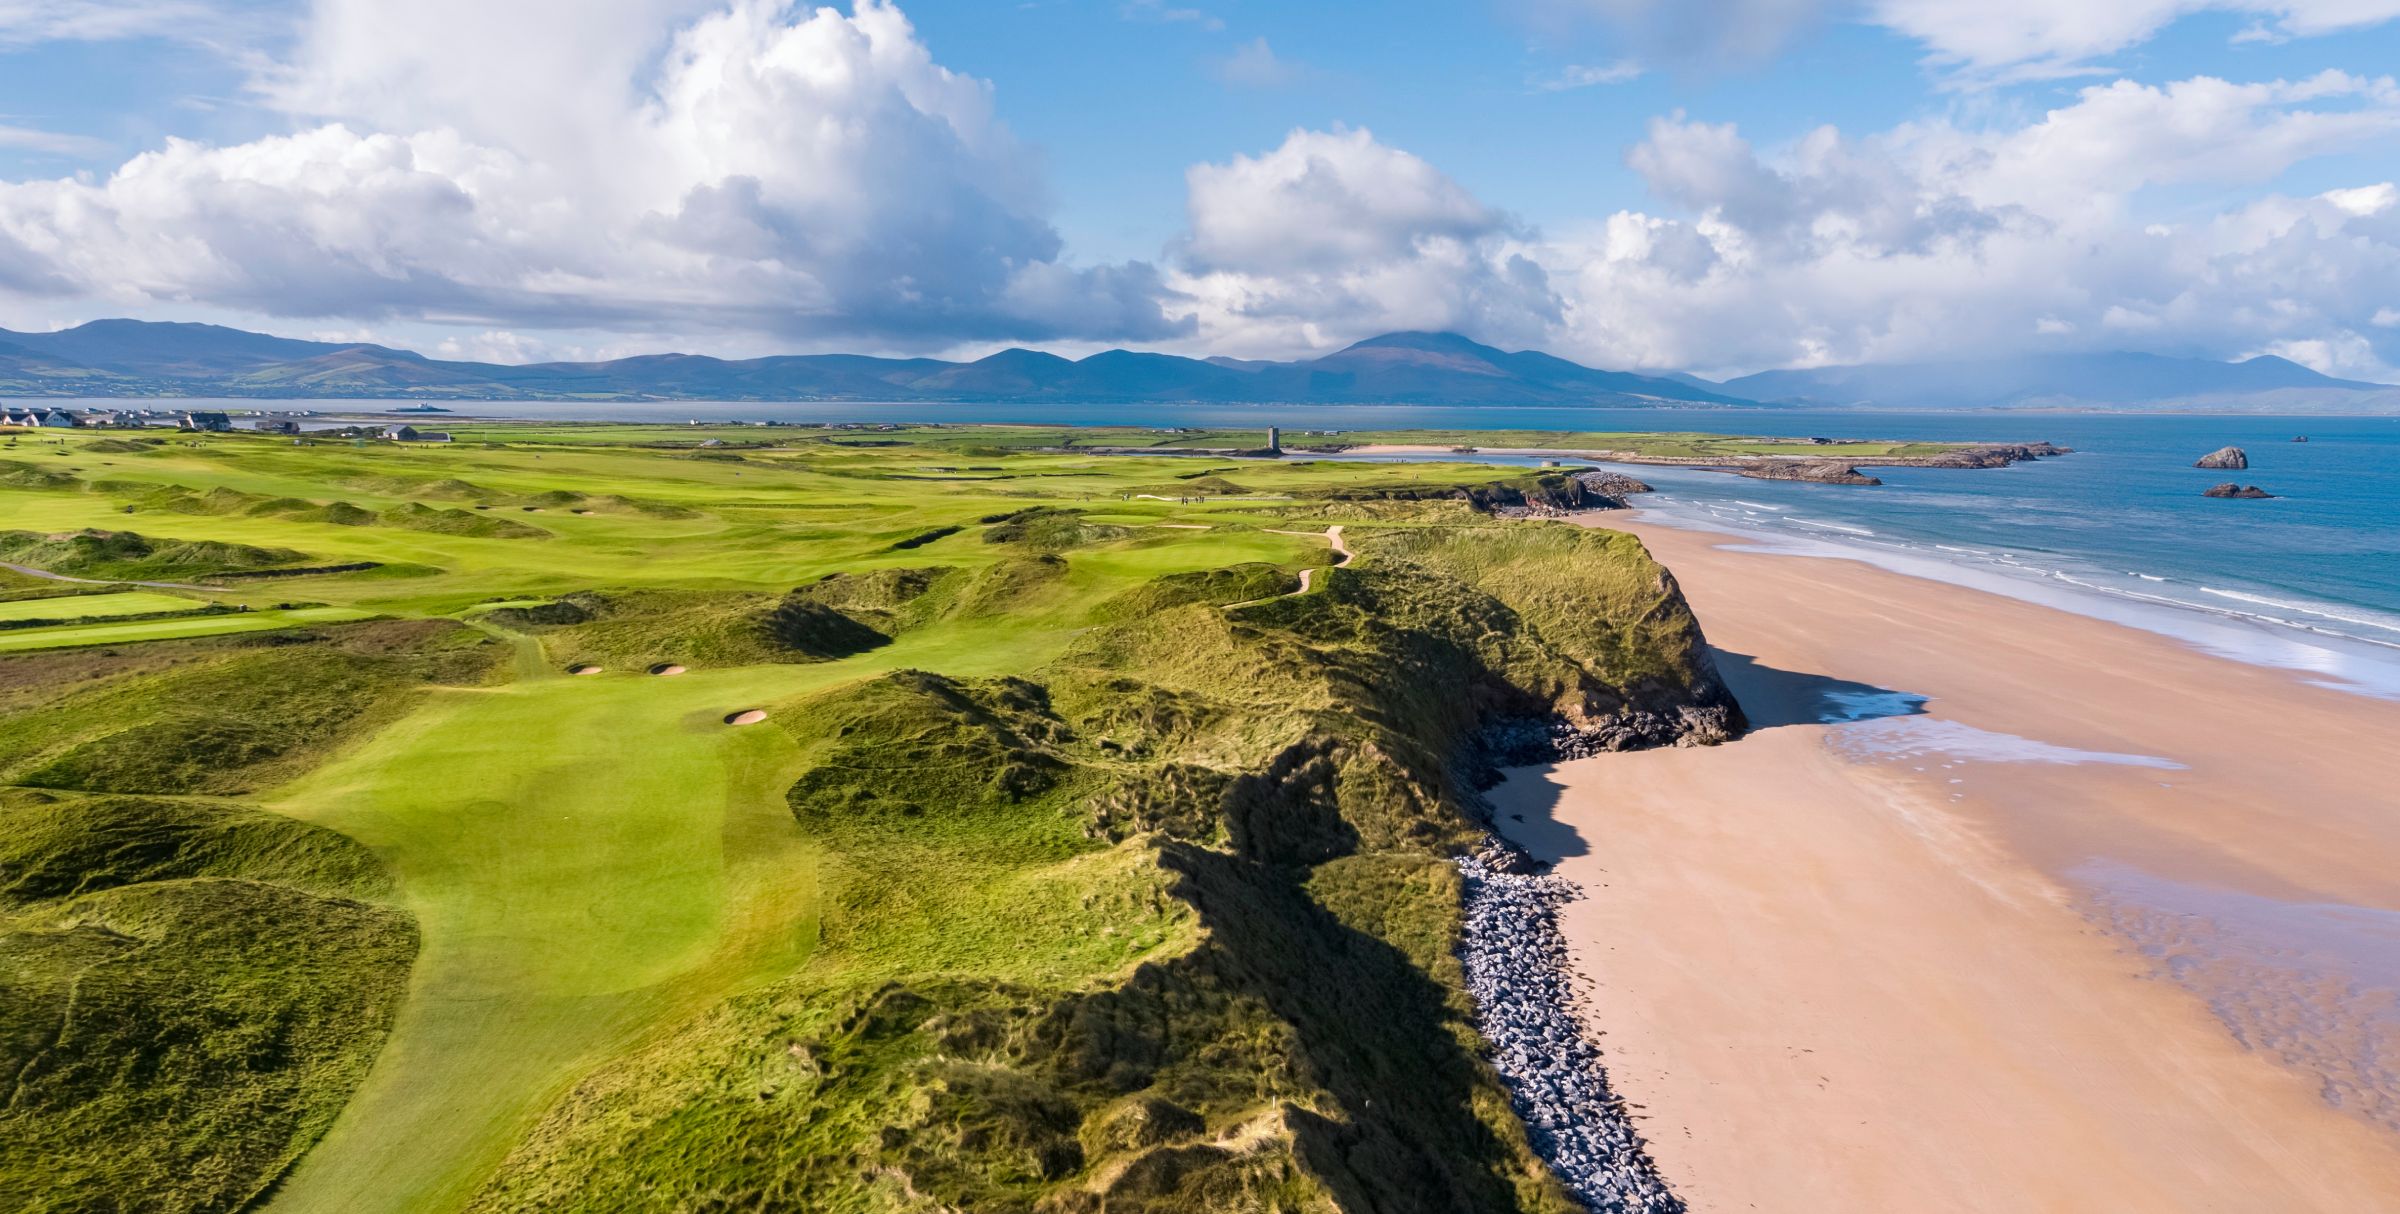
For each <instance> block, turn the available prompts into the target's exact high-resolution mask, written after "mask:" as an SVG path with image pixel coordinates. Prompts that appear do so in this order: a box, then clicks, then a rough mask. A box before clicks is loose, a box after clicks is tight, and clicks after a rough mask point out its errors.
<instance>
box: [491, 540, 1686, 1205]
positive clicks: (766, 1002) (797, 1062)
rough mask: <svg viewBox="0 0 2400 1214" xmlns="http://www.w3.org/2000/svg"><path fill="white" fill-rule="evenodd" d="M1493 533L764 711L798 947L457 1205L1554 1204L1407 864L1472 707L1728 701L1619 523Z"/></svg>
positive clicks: (1439, 873)
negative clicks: (972, 667) (980, 663)
mask: <svg viewBox="0 0 2400 1214" xmlns="http://www.w3.org/2000/svg"><path fill="white" fill-rule="evenodd" d="M1520 529H1521V530H1523V531H1525V532H1527V533H1529V534H1530V535H1531V538H1529V539H1527V540H1525V541H1523V542H1522V543H1511V542H1507V537H1509V536H1513V535H1514V534H1515V530H1510V531H1508V532H1505V533H1504V532H1502V531H1501V530H1500V529H1498V528H1492V527H1481V528H1474V529H1471V531H1460V532H1458V533H1455V534H1444V535H1429V536H1424V537H1418V538H1415V539H1406V540H1403V539H1394V540H1392V541H1391V543H1392V552H1391V555H1390V556H1389V557H1388V558H1385V559H1378V560H1374V561H1362V562H1361V567H1357V568H1350V569H1341V570H1329V571H1326V572H1325V573H1323V574H1321V575H1320V576H1321V577H1323V578H1324V579H1325V584H1324V588H1323V590H1322V591H1320V592H1319V593H1314V594H1310V595H1305V596H1300V597H1297V598H1280V599H1272V600H1270V601H1267V602H1263V603H1256V604H1253V605H1250V606H1244V607H1237V608H1233V609H1230V610H1228V609H1227V608H1226V607H1224V606H1221V605H1219V604H1218V603H1216V602H1213V601H1211V600H1213V599H1217V598H1223V597H1227V596H1230V595H1234V594H1242V593H1246V592H1247V591H1248V590H1251V589H1256V588H1259V587H1260V586H1263V585H1276V584H1281V582H1280V579H1282V578H1283V577H1284V576H1285V575H1282V574H1281V573H1280V572H1279V571H1275V570H1272V569H1268V570H1265V571H1263V572H1262V571H1260V570H1255V569H1240V568H1236V569H1229V570H1223V571H1218V572H1217V573H1214V574H1208V575H1184V576H1174V577H1168V578H1164V579H1159V580H1158V581H1156V582H1154V583H1153V584H1152V585H1151V586H1148V587H1144V588H1143V589H1142V590H1140V591H1136V592H1134V593H1133V594H1130V595H1126V596H1123V598H1122V599H1121V603H1122V604H1123V605H1124V606H1126V607H1131V608H1134V609H1133V610H1126V611H1123V612H1122V618H1121V619H1120V620H1119V622H1117V623H1114V624H1111V625H1108V626H1104V627H1102V628H1099V629H1097V630H1094V631H1093V632H1091V633H1088V634H1086V635H1085V637H1084V638H1083V640H1082V641H1080V642H1079V643H1078V644H1076V645H1075V646H1074V648H1072V649H1071V650H1070V651H1069V652H1068V653H1067V655H1066V656H1065V657H1063V658H1061V659H1059V660H1057V661H1055V662H1053V663H1051V664H1049V665H1048V666H1046V667H1043V668H1042V669H1040V670H1039V671H1036V672H1032V673H1031V675H1030V676H1029V677H1027V678H1002V679H990V680H982V681H962V680H957V679H952V678H945V677H942V676H938V675H932V674H925V673H918V672H906V671H904V672H900V673H895V674H891V675H887V676H884V677H882V678H879V679H876V680H873V681H870V682H867V683H864V684H858V685H853V686H849V687H845V688H841V689H838V690H836V691H833V692H829V693H826V694H823V695H820V696H817V697H813V698H810V699H807V700H804V701H800V702H795V703H789V704H784V705H779V706H777V708H776V710H775V713H774V716H773V718H772V719H774V720H775V721H777V722H778V723H780V724H781V725H782V726H783V728H784V729H785V730H786V731H787V732H789V733H790V734H791V735H792V737H793V739H794V741H795V742H796V743H797V744H798V745H799V747H800V749H801V752H802V755H803V756H804V759H805V763H806V766H805V768H804V769H803V771H802V772H801V774H800V776H799V778H798V779H797V780H796V782H795V783H794V784H793V785H792V789H791V793H790V802H791V805H792V811H793V814H794V816H795V818H796V820H797V821H798V822H799V823H800V824H801V826H802V828H803V829H804V830H805V831H806V832H807V833H808V835H809V836H810V838H811V839H812V840H814V842H815V844H816V845H817V846H818V847H819V848H821V849H822V851H823V853H824V854H825V856H826V857H827V862H826V865H825V872H826V874H827V876H826V877H825V879H824V889H823V894H822V897H823V899H824V905H823V914H824V919H823V928H822V931H823V937H822V941H821V944H820V948H819V952H818V954H817V956H816V959H815V960H814V961H813V962H812V964H811V966H810V967H809V968H808V969H806V970H804V971H803V972H801V973H800V974H799V975H796V976H795V977H794V978H792V979H790V980H788V981H786V982H784V983H782V984H780V985H778V986H776V987H773V988H771V989H769V990H766V991H763V992H760V993H758V994H755V995H750V996H744V997H740V998H737V999H735V1000H733V1001H731V1002H729V1003H727V1004H726V1005H724V1006H723V1007H721V1008H719V1009H718V1010H717V1011H716V1012H714V1013H712V1014H710V1015H708V1016H705V1017H703V1018H701V1019H699V1020H697V1021H695V1022H693V1023H691V1024H689V1025H687V1026H685V1027H684V1028H683V1029H682V1030H680V1031H678V1032H676V1033H674V1034H671V1035H669V1036H667V1037H665V1038H663V1039H661V1040H660V1041H658V1042H657V1043H656V1044H655V1045H654V1046H653V1047H652V1048H650V1049H648V1050H646V1051H644V1052H642V1053H640V1054H638V1055H635V1056H633V1057H631V1058H629V1059H626V1060H624V1061H621V1062H619V1063H618V1064H616V1065H614V1066H611V1067H608V1068H604V1069H603V1070H602V1071H600V1072H599V1073H597V1074H595V1075H594V1076H593V1077H592V1078H591V1079H589V1080H588V1081H586V1082H585V1083H584V1084H583V1085H582V1086H581V1087H579V1088H578V1089H577V1091H576V1092H575V1093H574V1094H573V1095H572V1096H571V1097H570V1098H569V1099H568V1100H567V1101H565V1102H564V1103H562V1104H561V1105H559V1106H558V1107H557V1108H555V1109H554V1110H553V1111H552V1113H551V1115H550V1116H549V1118H548V1119H547V1120H546V1122H545V1123H544V1125H543V1126H542V1127H541V1128H540V1129H539V1130H538V1131H537V1132H536V1133H535V1134H534V1135H533V1136H532V1137H531V1138H529V1139H527V1140H526V1141H525V1142H523V1143H522V1144H521V1145H520V1147H519V1148H518V1150H517V1152H516V1153H515V1154H514V1155H513V1156H512V1157H511V1159H510V1160H509V1162H508V1163H507V1164H506V1165H504V1167H503V1168H502V1170H501V1172H500V1174H499V1175H498V1176H497V1177H496V1178H495V1179H494V1180H493V1182H492V1183H491V1184H490V1185H489V1186H488V1187H487V1188H486V1190H485V1191H484V1193H483V1194H482V1196H481V1198H480V1199H479V1200H478V1201H477V1203H476V1204H475V1206H474V1207H473V1208H475V1209H479V1210H494V1211H497V1210H507V1209H523V1208H543V1209H554V1210H606V1209H617V1208H625V1207H628V1206H634V1205H643V1204H657V1203H660V1202H664V1203H666V1204H670V1205H672V1204H678V1203H687V1202H693V1203H696V1202H700V1201H702V1200H706V1201H707V1202H711V1203H717V1204H722V1205H724V1206H726V1207H730V1208H749V1207H767V1208H803V1209H810V1210H822V1211H870V1210H884V1209H891V1208H901V1207H911V1206H923V1207H926V1208H954V1209H973V1210H978V1211H1002V1212H1022V1214H1059V1212H1070V1211H1073V1212H1080V1211H1091V1212H1094V1214H1097V1212H1099V1211H1118V1210H1139V1211H1161V1212H1164V1211H1170V1210H1172V1211H1185V1210H1204V1211H1219V1210H1222V1211H1235V1210H1245V1211H1246V1210H1291V1211H1299V1210H1328V1211H1330V1210H1381V1211H1393V1212H1416V1211H1423V1212H1425V1214H1434V1212H1437V1211H1438V1212H1448V1211H1456V1210H1466V1209H1495V1210H1497V1209H1507V1210H1527V1211H1557V1212H1560V1214H1564V1212H1565V1211H1568V1210H1571V1209H1573V1208H1574V1207H1573V1205H1572V1203H1571V1202H1570V1200H1569V1199H1568V1198H1567V1197H1566V1195H1565V1193H1564V1192H1563V1190H1561V1189H1560V1188H1559V1187H1558V1185H1557V1184H1556V1183H1555V1181H1554V1180H1553V1179H1552V1178H1551V1177H1550V1176H1549V1175H1548V1174H1547V1173H1546V1172H1545V1171H1544V1169H1543V1168H1542V1167H1541V1166H1540V1165H1539V1164H1538V1162H1536V1161H1535V1159H1534V1157H1533V1156H1532V1154H1531V1152H1530V1150H1529V1148H1528V1147H1527V1145H1526V1143H1525V1139H1524V1136H1523V1131H1522V1129H1521V1127H1520V1126H1519V1125H1518V1124H1517V1122H1516V1121H1515V1119H1514V1117H1513V1115H1512V1114H1511V1113H1510V1112H1509V1110H1508V1105H1507V1101H1506V1097H1505V1094H1504V1093H1503V1091H1502V1090H1501V1088H1500V1087H1499V1085H1498V1083H1497V1081H1496V1079H1495V1078H1494V1076H1493V1075H1492V1073H1491V1072H1490V1070H1489V1069H1488V1068H1487V1067H1486V1066H1485V1064H1484V1063H1483V1062H1482V1061H1481V1060H1480V1059H1479V1057H1478V1055H1477V1050H1478V1048H1479V1042H1478V1039H1477V1037H1476V1035H1475V1033H1474V1032H1473V1029H1472V1027H1471V1020H1470V1016H1469V1013H1470V1008H1469V1005H1468V1003H1467V1000H1466V997H1465V995H1464V993H1463V991H1462V990H1461V980H1460V977H1459V974H1458V969H1457V963H1456V961H1455V960H1454V958H1453V956H1452V949H1453V946H1454V941H1455V939H1456V935H1457V931H1458V921H1457V915H1458V910H1457V897H1458V891H1457V889H1456V884H1455V882H1456V878H1455V875H1454V872H1453V870H1452V869H1451V868H1450V867H1449V866H1448V865H1447V864H1445V863H1444V862H1443V858H1444V857H1445V856H1446V855H1448V854H1450V853H1451V852H1452V851H1454V850H1455V849H1456V848H1458V847H1460V846H1463V845H1464V844H1465V843H1466V842H1467V841H1469V840H1471V839H1473V838H1475V837H1477V836H1478V835H1479V833H1480V829H1481V827H1480V824H1479V821H1478V819H1477V813H1478V806H1479V804H1480V802H1479V801H1478V799H1477V798H1476V797H1475V795H1474V791H1473V790H1474V788H1475V787H1476V786H1477V784H1478V783H1480V781H1481V780H1482V779H1483V778H1484V775H1485V772H1486V771H1487V770H1488V767H1487V764H1488V760H1489V757H1490V756H1491V754H1492V753H1493V744H1492V735H1493V733H1494V731H1495V730H1496V729H1504V728H1505V727H1506V726H1508V725H1510V724H1512V723H1515V722H1521V721H1526V720H1541V721H1548V720H1552V719H1556V718H1568V719H1578V720H1581V721H1582V723H1583V724H1585V725H1588V726H1591V727H1594V728H1597V727H1599V726H1600V725H1601V724H1602V723H1603V722H1604V721H1607V722H1613V723H1614V724H1615V725H1616V726H1617V727H1619V728H1621V729H1623V730H1624V731H1625V732H1623V733H1622V734H1621V735H1620V736H1618V737H1616V739H1615V740H1616V741H1617V743H1618V744H1627V745H1630V744H1638V743H1640V742H1644V741H1657V740H1667V739H1665V738H1663V737H1656V736H1652V735H1650V734H1646V733H1643V732H1642V731H1641V730H1640V729H1636V728H1633V725H1634V724H1636V723H1638V722H1637V721H1636V719H1637V718H1640V717H1641V716H1643V714H1648V715H1649V716H1652V717H1658V718H1660V719H1666V720H1680V719H1682V718H1683V717H1685V716H1688V717H1689V718H1690V719H1691V720H1694V721H1705V720H1710V719H1715V720H1717V721H1718V722H1719V724H1720V725H1721V724H1722V719H1723V716H1724V714H1725V713H1726V712H1727V711H1728V705H1726V704H1725V703H1724V702H1722V700H1721V697H1719V696H1717V695H1716V694H1715V693H1712V692H1711V691H1710V690H1709V689H1710V688H1712V687H1713V676H1712V675H1710V674H1709V673H1708V672H1707V671H1706V669H1705V662H1704V660H1702V659H1701V658H1700V657H1699V651H1698V650H1697V649H1695V648H1692V647H1691V646H1692V645H1695V644H1696V642H1697V633H1696V630H1692V629H1690V627H1689V616H1688V613H1684V612H1682V610H1681V605H1680V598H1679V597H1678V596H1676V595H1674V593H1673V589H1672V584H1671V583H1668V582H1665V581H1664V580H1663V573H1662V571H1660V570H1659V569H1658V568H1657V566H1655V565H1654V564H1652V563H1650V562H1649V561H1648V559H1647V557H1646V556H1644V555H1643V554H1642V553H1641V551H1640V549H1639V547H1638V546H1636V545H1619V544H1616V543H1614V542H1613V541H1609V540H1606V539H1600V538H1594V539H1592V540H1588V541H1587V540H1585V539H1583V538H1581V537H1580V535H1579V534H1577V533H1573V532H1571V531H1570V530H1569V529H1566V528H1543V527H1538V526H1525V527H1523V528H1520ZM1587 544H1589V546H1588V547H1587V546H1586V545H1587ZM1478 554H1480V555H1478ZM1470 557H1474V558H1475V559H1470ZM1562 562H1563V563H1566V564H1569V565H1574V566H1577V571H1576V572H1575V573H1573V574H1570V575H1569V576H1568V584H1567V585H1566V586H1564V587H1562V588H1560V589H1558V590H1556V591H1552V590H1550V589H1549V588H1548V583H1546V582H1544V581H1542V580H1541V579H1542V578H1544V577H1546V576H1548V575H1549V573H1550V572H1551V571H1550V570H1549V566H1550V565H1551V564H1554V563H1562ZM1587 564H1588V565H1596V566H1600V568H1598V569H1583V568H1581V566H1583V565H1587ZM1644 588H1647V590H1646V592H1645V589H1644ZM1601 592H1605V593H1601ZM1578 593H1595V594H1597V595H1598V596H1599V597H1597V598H1596V599H1595V600H1594V601H1593V602H1591V603H1589V604H1588V605H1587V606H1586V610H1587V611H1588V612H1590V613H1592V614H1597V615H1602V616H1605V617H1607V618H1606V619H1604V620H1603V621H1601V622H1598V623H1582V622H1578V621H1577V620H1575V619H1573V618H1570V617H1568V616H1565V615H1561V614H1558V609H1559V608H1560V606H1561V605H1562V604H1563V603H1565V602H1566V601H1568V600H1569V599H1570V598H1571V597H1572V596H1573V595H1576V594H1578ZM1515 602H1522V603H1523V604H1524V606H1523V607H1522V608H1520V607H1519V606H1516V605H1514V603H1515ZM1554 617H1555V618H1554ZM1537 620H1539V621H1548V622H1550V623H1551V624H1552V625H1554V626H1555V627H1556V628H1557V630H1558V636H1557V637H1556V638H1555V639H1554V638H1553V637H1551V636H1550V635H1549V633H1547V632H1545V631H1544V629H1543V627H1542V625H1541V624H1539V623H1537ZM1679 629H1680V631H1679ZM1620 637H1625V638H1630V639H1628V640H1625V641H1624V642H1623V645H1625V646H1633V645H1645V644H1646V645H1656V646H1659V647H1660V652H1659V653H1657V654H1656V655H1654V659H1653V660H1652V662H1651V664H1650V665H1649V666H1647V667H1644V668H1643V673H1642V676H1641V677H1645V678H1647V680H1648V681H1647V682H1646V683H1644V684H1643V685H1642V686H1641V687H1639V688H1637V687H1632V686H1624V687H1620V686H1618V685H1616V684H1615V683H1613V682H1611V681H1610V680H1611V679H1612V678H1614V677H1616V675H1615V672H1611V671H1604V670H1602V669H1599V668H1598V664H1599V663H1602V662H1604V661H1607V660H1615V659H1616V658H1618V657H1621V656H1623V655H1622V653H1621V652H1620V649H1612V648H1611V645H1612V644H1614V643H1615V642H1616V639H1617V638H1620ZM1675 645H1681V646H1683V647H1682V648H1673V646H1675ZM1620 648H1621V647H1620ZM1578 713H1581V714H1585V716H1584V717H1582V718H1576V717H1575V716H1574V714H1578ZM1611 713H1613V716H1611V715H1610V714H1611ZM703 1195H705V1198H704V1197H703Z"/></svg>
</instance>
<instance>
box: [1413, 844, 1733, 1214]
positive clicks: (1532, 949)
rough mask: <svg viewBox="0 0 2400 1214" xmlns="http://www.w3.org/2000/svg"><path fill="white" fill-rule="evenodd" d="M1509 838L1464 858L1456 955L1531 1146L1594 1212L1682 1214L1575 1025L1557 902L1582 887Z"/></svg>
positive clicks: (1478, 1019) (1576, 894)
mask: <svg viewBox="0 0 2400 1214" xmlns="http://www.w3.org/2000/svg"><path fill="white" fill-rule="evenodd" d="M1534 868H1535V866H1534V865H1533V864H1531V863H1530V862H1528V861H1527V860H1526V858H1525V857H1524V856H1523V855H1521V854H1519V853H1517V852H1514V851H1511V850H1509V849H1508V848H1506V847H1505V846H1502V845H1500V844H1497V843H1495V844H1493V845H1492V846H1491V847H1488V848H1486V849H1485V850H1484V851H1482V852H1480V853H1478V854H1475V855H1470V856H1465V857H1462V858H1460V860H1459V861H1458V872H1459V876H1460V877H1461V878H1462V883H1463V885H1464V886H1465V897H1464V909H1465V923H1464V929H1463V931H1462V932H1461V934H1460V945H1459V960H1460V961H1461V962H1462V963H1464V965H1465V967H1466V973H1467V989H1468V990H1469V991H1471V992H1472V993H1473V994H1474V996H1475V1008H1476V1017H1475V1023H1476V1028H1477V1029H1478V1030H1480V1031H1481V1032H1482V1033H1483V1036H1484V1040H1486V1041H1488V1042H1490V1043H1491V1049H1492V1052H1491V1063H1492V1066H1493V1068H1494V1069H1496V1070H1498V1071H1499V1072H1500V1077H1501V1078H1502V1079H1503V1080H1505V1081H1506V1082H1507V1084H1508V1090H1509V1095H1510V1098H1511V1100H1512V1102H1513V1103H1514V1104H1515V1106H1516V1110H1517V1115H1518V1116H1519V1117H1521V1118H1523V1119H1524V1121H1525V1128H1526V1130H1527V1134H1528V1137H1529V1139H1530V1140H1531V1142H1532V1145H1533V1149H1534V1151H1535V1152H1536V1153H1538V1154H1539V1155H1541V1157H1542V1160H1543V1162H1545V1163H1548V1164H1549V1165H1550V1168H1551V1170H1552V1171H1553V1172H1555V1173H1557V1175H1558V1178H1559V1179H1560V1180H1561V1181H1562V1182H1564V1183H1565V1184H1566V1186H1567V1190H1568V1192H1570V1193H1573V1194H1574V1195H1575V1198H1576V1200H1578V1201H1580V1202H1582V1203H1583V1205H1584V1207H1585V1208H1586V1209H1589V1210H1591V1211H1593V1214H1683V1211H1684V1209H1685V1206H1684V1204H1683V1201H1682V1199H1681V1198H1678V1197H1677V1196H1675V1194H1674V1193H1672V1192H1670V1191H1669V1190H1668V1188H1667V1185H1666V1182H1665V1181H1664V1180H1663V1179H1661V1178H1660V1177H1659V1174H1658V1168H1657V1166H1656V1165H1655V1164H1653V1163H1652V1162H1651V1159H1650V1155H1649V1152H1648V1151H1647V1150H1645V1149H1644V1148H1643V1145H1642V1138H1641V1134H1640V1132H1639V1131H1637V1130H1636V1129H1635V1128H1634V1125H1633V1119H1632V1117H1631V1116H1629V1115H1628V1114H1627V1111H1626V1108H1625V1104H1624V1102H1623V1101H1621V1100H1619V1099H1618V1098H1617V1097H1616V1095H1615V1094H1614V1093H1612V1092H1611V1091H1610V1090H1609V1086H1608V1071H1607V1068H1606V1067H1604V1066H1603V1065H1602V1064H1601V1061H1600V1050H1599V1048H1598V1047H1596V1046H1594V1045H1593V1044H1592V1042H1591V1040H1590V1039H1589V1038H1588V1037H1586V1036H1584V1033H1583V1029H1582V1026H1581V1025H1579V1024H1578V1023H1577V1022H1576V1018H1575V1013H1574V1011H1573V1007H1574V998H1575V992H1574V981H1575V974H1574V966H1573V963H1572V961H1571V960H1570V959H1569V957H1568V953H1567V941H1566V937H1565V935H1564V934H1562V933H1561V932H1560V931H1559V926H1558V908H1559V907H1561V906H1564V905H1565V904H1567V903H1569V902H1572V901H1574V900H1575V899H1576V898H1578V897H1581V896H1582V891H1581V890H1580V889H1578V888H1577V887H1576V885H1575V883H1574V882H1572V881H1568V880H1566V879H1565V878H1562V877H1557V876H1553V875H1551V874H1549V873H1546V872H1538V871H1533V870H1534Z"/></svg>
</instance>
